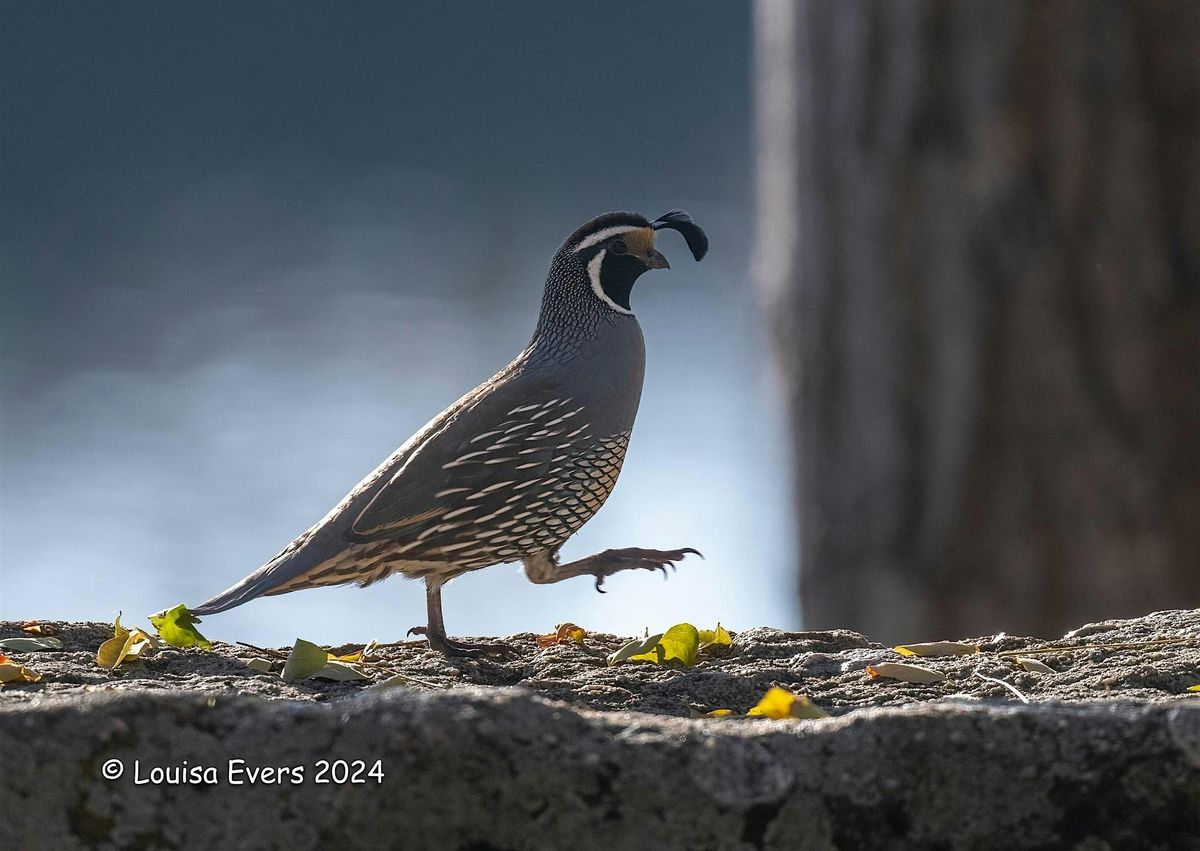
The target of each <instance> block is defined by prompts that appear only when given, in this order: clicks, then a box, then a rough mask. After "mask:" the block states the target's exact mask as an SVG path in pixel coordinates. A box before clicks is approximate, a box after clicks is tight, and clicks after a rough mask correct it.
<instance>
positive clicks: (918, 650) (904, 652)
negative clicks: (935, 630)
mask: <svg viewBox="0 0 1200 851" xmlns="http://www.w3.org/2000/svg"><path fill="white" fill-rule="evenodd" d="M892 649H893V650H895V651H896V652H897V653H899V654H900V655H901V656H969V655H971V654H972V653H978V652H979V645H978V644H964V643H962V642H961V641H927V642H925V643H924V644H898V645H896V646H895V647H893V648H892Z"/></svg>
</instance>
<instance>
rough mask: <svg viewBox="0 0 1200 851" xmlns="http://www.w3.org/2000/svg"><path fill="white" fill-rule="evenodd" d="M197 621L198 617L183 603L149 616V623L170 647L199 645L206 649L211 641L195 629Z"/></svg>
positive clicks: (198, 621)
mask: <svg viewBox="0 0 1200 851" xmlns="http://www.w3.org/2000/svg"><path fill="white" fill-rule="evenodd" d="M198 623H200V619H199V618H198V617H196V616H195V615H193V614H192V613H191V612H190V611H188V607H187V606H185V605H184V604H183V603H180V604H179V605H178V606H176V607H175V608H173V609H167V610H165V611H162V612H159V613H158V614H156V615H151V616H150V625H151V626H153V627H154V628H155V629H156V630H158V634H159V635H160V636H162V640H163V641H165V642H167V644H169V645H171V646H172V647H199V648H201V649H202V650H208V649H209V648H211V647H212V642H211V641H209V640H208V639H207V638H205V637H204V636H203V635H201V634H200V631H199V630H197V629H196V624H198Z"/></svg>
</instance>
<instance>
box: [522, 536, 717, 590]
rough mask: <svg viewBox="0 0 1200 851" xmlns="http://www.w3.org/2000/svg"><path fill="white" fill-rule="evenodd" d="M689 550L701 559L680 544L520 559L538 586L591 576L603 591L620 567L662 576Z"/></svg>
mask: <svg viewBox="0 0 1200 851" xmlns="http://www.w3.org/2000/svg"><path fill="white" fill-rule="evenodd" d="M688 553H693V554H694V555H698V556H700V557H701V558H704V556H702V555H700V551H699V550H694V549H692V548H691V547H684V548H682V549H678V550H645V549H641V548H640V547H626V548H625V549H621V550H605V551H604V552H602V553H596V554H595V555H593V556H588V557H587V558H581V559H579V560H578V561H571V562H567V563H566V564H559V563H558V553H554V552H544V553H539V554H537V555H536V556H530V557H529V558H526V559H524V560H523V562H522V563H523V564H524V565H525V575H526V576H527V577H529V581H530V582H536V583H538V584H539V585H542V584H547V583H551V582H561V581H562V580H564V579H570V578H571V577H573V576H594V577H595V578H596V590H597V591H599V592H600V593H601V594H603V593H605V592H604V589H603V588H601V587H600V586H601V585H603V584H604V579H605V577H607V576H612V575H613V574H614V573H618V572H619V571H622V570H661V571H662V572H663V577H664V578H665V577H666V575H667V567H668V566H669V567H670V568H671V569H672V570H674V569H675V562H677V561H681V560H682V559H683V557H684V556H685V555H687V554H688Z"/></svg>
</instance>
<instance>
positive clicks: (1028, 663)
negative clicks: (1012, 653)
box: [1013, 656, 1056, 674]
mask: <svg viewBox="0 0 1200 851" xmlns="http://www.w3.org/2000/svg"><path fill="white" fill-rule="evenodd" d="M1013 661H1014V662H1016V663H1017V664H1018V665H1020V666H1021V667H1022V668H1024V669H1025V670H1026V671H1030V672H1032V673H1035V674H1053V673H1056V671H1055V670H1054V669H1053V668H1051V667H1050V666H1049V665H1047V664H1046V663H1045V662H1039V661H1038V660H1037V659H1026V658H1025V657H1024V656H1018V657H1016V658H1015V659H1013Z"/></svg>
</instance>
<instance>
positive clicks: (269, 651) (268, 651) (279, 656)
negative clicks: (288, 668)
mask: <svg viewBox="0 0 1200 851" xmlns="http://www.w3.org/2000/svg"><path fill="white" fill-rule="evenodd" d="M234 643H235V644H240V645H242V646H243V647H249V648H250V649H251V650H257V651H258V652H259V653H266V654H267V655H268V656H274V657H275V658H276V659H283V660H284V661H287V654H286V653H282V652H280V651H278V650H272V649H270V648H269V647H256V646H255V645H253V644H247V643H246V642H245V641H236V642H234Z"/></svg>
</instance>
